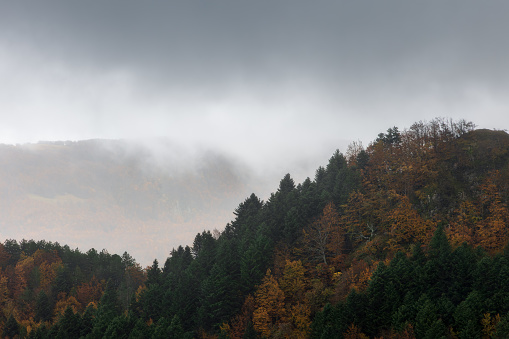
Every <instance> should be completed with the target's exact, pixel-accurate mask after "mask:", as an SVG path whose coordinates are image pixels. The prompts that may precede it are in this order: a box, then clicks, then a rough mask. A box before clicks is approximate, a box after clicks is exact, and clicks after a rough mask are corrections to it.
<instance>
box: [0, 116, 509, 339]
mask: <svg viewBox="0 0 509 339" xmlns="http://www.w3.org/2000/svg"><path fill="white" fill-rule="evenodd" d="M508 200H509V135H508V134H507V133H506V132H504V131H500V130H476V129H475V125H474V124H473V123H471V122H467V121H463V120H462V121H452V120H449V119H443V118H437V119H434V120H432V121H430V122H417V123H414V124H413V125H412V126H411V127H409V128H408V129H405V130H403V131H400V129H399V128H397V127H391V128H389V129H388V130H387V131H386V132H385V133H380V134H379V135H378V137H377V138H376V140H374V141H373V142H372V143H371V144H370V145H368V146H367V147H365V148H364V147H363V146H362V145H361V144H360V143H357V142H354V143H352V144H351V145H350V146H349V147H348V149H347V151H346V152H345V154H342V153H341V152H339V151H336V152H335V153H334V154H333V155H332V156H331V158H330V159H329V162H328V164H327V165H326V166H324V167H319V168H318V169H317V170H316V174H315V177H314V178H313V179H310V178H308V179H306V180H305V181H304V182H302V183H299V184H296V183H295V182H294V180H293V179H292V177H291V176H290V175H289V174H287V175H285V176H284V178H283V179H282V180H281V181H280V184H279V187H278V188H277V190H276V191H275V192H274V193H273V194H271V196H270V198H268V200H267V201H262V200H260V199H259V198H258V197H257V196H256V195H255V194H252V195H251V196H249V197H248V198H247V199H245V200H244V201H243V202H241V203H240V204H239V205H238V207H237V208H236V209H235V212H234V214H235V218H234V220H232V221H231V223H229V224H227V225H226V226H225V228H224V230H223V231H222V232H219V233H218V232H210V231H203V232H201V233H199V234H197V235H196V237H195V239H194V242H193V244H192V245H191V246H180V247H178V248H175V249H173V250H172V251H171V253H170V255H169V257H168V258H167V259H166V261H165V262H164V263H158V262H157V260H154V262H153V264H152V265H151V266H149V267H147V268H142V267H140V265H139V264H137V263H136V262H135V260H134V259H133V258H132V257H131V256H130V255H129V254H128V253H124V254H123V255H122V256H120V255H117V254H113V255H112V254H109V253H108V252H107V251H106V250H103V251H101V252H98V251H96V250H94V249H91V250H89V251H88V252H86V253H83V252H81V251H80V250H78V249H74V250H73V249H71V248H69V247H68V246H62V245H60V244H58V243H52V242H46V241H38V242H36V241H26V240H22V241H19V242H18V241H15V240H12V239H9V240H5V242H4V243H3V244H0V268H1V270H0V332H1V333H2V337H9V338H14V337H20V338H80V337H82V338H507V337H509V284H507V282H508V281H509V280H508V279H509V247H507V242H508V240H509V232H508V227H507V225H508V224H509V209H508Z"/></svg>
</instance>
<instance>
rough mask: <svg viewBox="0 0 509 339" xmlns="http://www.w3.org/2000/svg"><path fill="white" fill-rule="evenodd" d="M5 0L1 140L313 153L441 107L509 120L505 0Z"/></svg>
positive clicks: (445, 111) (440, 112) (448, 112)
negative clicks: (173, 143)
mask: <svg viewBox="0 0 509 339" xmlns="http://www.w3.org/2000/svg"><path fill="white" fill-rule="evenodd" d="M0 4H1V5H0V6H1V7H0V31H1V33H0V72H1V75H2V80H0V87H1V88H0V89H1V90H2V93H3V94H0V99H1V100H0V105H2V106H3V107H0V109H1V111H2V115H4V117H2V118H3V120H4V126H3V127H2V134H3V135H4V138H5V140H4V141H5V142H9V141H10V140H11V139H12V140H15V141H16V142H19V141H23V140H25V139H28V140H26V141H34V140H33V139H34V138H36V139H37V138H46V139H56V138H59V139H62V138H64V139H66V138H67V139H79V138H92V137H129V136H136V137H140V136H141V137H143V136H153V135H159V136H160V135H171V136H172V137H174V138H175V139H180V140H185V141H189V140H195V139H197V140H199V141H201V142H206V143H212V144H217V145H218V146H224V147H226V148H235V147H237V148H238V149H237V150H236V152H237V153H238V152H241V151H242V150H245V149H249V150H250V151H251V153H257V152H256V150H259V151H260V152H258V154H263V152H269V151H274V152H281V151H285V150H286V151H288V149H287V148H290V147H289V146H286V145H289V144H292V145H297V144H298V145H299V146H298V147H297V148H300V149H301V150H302V151H303V152H307V153H304V155H307V154H310V153H313V152H316V149H317V148H319V147H323V146H324V145H327V146H328V147H329V146H330V145H332V144H336V145H337V146H336V147H344V146H345V144H346V143H347V142H348V140H354V139H361V140H363V141H364V142H365V143H367V142H369V141H370V140H373V139H374V137H375V136H376V134H377V133H378V132H380V131H383V130H385V129H387V128H388V127H390V126H392V125H398V126H400V127H401V128H403V127H408V126H409V124H411V123H412V122H414V121H416V120H421V119H427V120H429V119H432V118H433V117H436V116H450V117H452V118H466V119H468V120H473V121H474V122H475V123H477V124H478V125H481V126H482V127H488V128H493V127H497V128H501V127H504V128H505V127H507V125H508V119H509V118H507V115H508V114H507V104H508V99H507V98H506V97H507V95H506V93H507V92H508V89H509V88H508V87H509V80H508V79H509V67H507V66H508V61H507V55H509V34H508V33H509V20H507V13H509V4H508V3H507V2H505V1H484V2H479V1H426V2H420V3H416V2H409V1H394V0H390V1H383V2H382V1H325V0H324V1H313V2H311V1H303V0H292V1H283V0H281V1H264V0H262V1H213V2H212V1H207V2H205V1H170V2H162V1H154V2H140V1H51V0H50V1H16V2H12V1H2V2H1V3H0ZM2 102H3V104H2ZM29 122H33V125H34V126H35V127H31V126H30V124H29ZM36 127H37V128H36ZM9 136H11V137H9ZM9 138H10V139H9ZM250 138H251V139H252V140H249V139H250ZM232 140H236V142H232ZM254 141H257V143H258V146H256V147H260V148H259V149H256V150H255V149H254V148H253V147H254V146H253V145H254ZM260 145H261V146H260ZM274 145H279V147H274ZM285 147H286V148H285ZM330 147H333V146H330ZM327 152H330V149H327ZM296 156H297V155H296ZM253 157H256V154H255V155H253ZM259 158H260V159H265V158H266V156H265V155H260V156H259Z"/></svg>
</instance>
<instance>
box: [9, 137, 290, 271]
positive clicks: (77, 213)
mask: <svg viewBox="0 0 509 339" xmlns="http://www.w3.org/2000/svg"><path fill="white" fill-rule="evenodd" d="M280 177H281V176H278V177H274V178H273V180H271V178H270V177H264V178H263V180H262V177H261V176H260V175H258V174H256V173H254V172H253V171H250V170H249V169H248V167H247V166H246V165H245V164H243V163H242V162H240V161H238V160H235V159H234V158H233V157H231V156H227V155H224V154H221V153H219V152H213V151H210V150H206V149H198V148H191V147H188V148H186V147H182V146H180V145H179V146H178V145H176V144H174V143H172V142H170V141H168V140H163V139H158V140H151V141H150V142H149V141H143V142H142V141H127V140H87V141H77V142H72V141H67V142H39V143H36V144H24V145H16V146H14V145H0V213H1V215H2V218H1V219H0V237H1V238H2V239H16V240H18V241H19V240H21V239H35V240H38V239H44V240H46V241H52V242H59V243H61V244H67V245H69V246H70V247H71V248H76V247H77V248H79V249H80V250H81V251H87V250H88V249H90V248H95V249H96V250H98V251H101V250H102V249H106V250H107V251H108V252H110V253H118V254H121V253H123V252H124V251H127V252H128V253H129V254H131V255H132V256H133V257H134V258H136V260H137V261H138V262H140V263H141V264H142V265H144V266H146V265H148V264H150V263H151V262H152V260H154V258H160V260H164V258H166V257H167V256H168V254H169V253H170V251H171V250H172V248H174V247H175V248H176V247H177V246H179V245H181V244H189V245H191V244H192V241H193V239H194V236H195V235H196V234H197V233H198V232H201V231H203V230H214V229H218V230H222V229H223V228H224V226H225V225H226V223H228V222H230V221H231V220H232V219H233V217H234V215H233V211H234V209H235V207H236V206H237V205H238V204H239V202H240V201H242V200H243V199H244V198H245V197H247V196H249V194H251V193H252V192H256V194H259V195H260V196H262V197H263V196H264V194H265V195H267V194H268V192H269V191H270V189H272V188H273V187H274V186H275V185H276V183H277V182H278V181H279V179H280Z"/></svg>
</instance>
